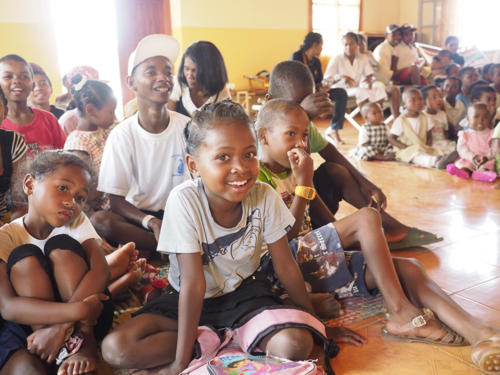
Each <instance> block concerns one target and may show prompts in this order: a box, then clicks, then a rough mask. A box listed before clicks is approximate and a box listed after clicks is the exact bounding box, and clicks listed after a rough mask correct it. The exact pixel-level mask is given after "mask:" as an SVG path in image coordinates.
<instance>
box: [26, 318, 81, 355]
mask: <svg viewBox="0 0 500 375" xmlns="http://www.w3.org/2000/svg"><path fill="white" fill-rule="evenodd" d="M71 327H72V326H69V328H71ZM69 328H68V326H67V325H66V324H57V325H53V326H49V327H45V328H40V329H38V330H36V331H35V332H33V333H32V334H31V335H29V336H28V338H27V339H26V341H27V344H28V350H29V352H30V353H31V354H34V355H37V356H38V357H40V358H41V359H42V360H44V361H46V362H48V363H52V362H54V360H55V359H56V357H57V353H59V349H60V348H61V346H62V345H63V344H64V340H65V339H66V336H68V332H69Z"/></svg>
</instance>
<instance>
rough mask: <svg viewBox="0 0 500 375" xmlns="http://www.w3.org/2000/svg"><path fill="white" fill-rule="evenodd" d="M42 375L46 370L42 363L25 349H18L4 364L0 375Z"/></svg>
mask: <svg viewBox="0 0 500 375" xmlns="http://www.w3.org/2000/svg"><path fill="white" fill-rule="evenodd" d="M16 374H23V375H44V374H47V369H46V368H45V365H44V364H43V362H42V361H41V360H40V359H39V358H38V357H37V356H35V355H32V354H30V352H28V351H27V350H26V349H20V350H18V351H16V352H15V353H14V354H12V355H11V356H10V358H9V359H8V360H7V362H5V363H4V365H3V367H2V369H1V371H0V375H16Z"/></svg>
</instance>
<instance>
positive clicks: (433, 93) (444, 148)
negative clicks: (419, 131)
mask: <svg viewBox="0 0 500 375" xmlns="http://www.w3.org/2000/svg"><path fill="white" fill-rule="evenodd" d="M421 91H422V94H423V96H424V100H425V110H424V113H425V114H426V115H427V121H429V123H430V126H431V128H432V130H431V132H432V147H433V148H437V149H438V150H440V151H441V152H442V153H443V154H444V155H447V157H444V158H443V159H442V160H441V162H442V163H445V164H444V165H441V166H438V168H439V169H445V168H446V165H447V164H448V163H451V162H453V161H455V160H456V158H457V157H458V155H457V154H456V152H455V149H456V143H455V142H454V141H451V140H450V128H449V127H448V119H447V118H446V112H445V111H443V109H442V108H443V106H444V103H443V97H442V96H441V91H440V90H439V89H438V88H437V87H436V86H434V85H429V86H425V87H423V88H422V90H421ZM451 153H453V155H449V154H451ZM442 163H440V164H442Z"/></svg>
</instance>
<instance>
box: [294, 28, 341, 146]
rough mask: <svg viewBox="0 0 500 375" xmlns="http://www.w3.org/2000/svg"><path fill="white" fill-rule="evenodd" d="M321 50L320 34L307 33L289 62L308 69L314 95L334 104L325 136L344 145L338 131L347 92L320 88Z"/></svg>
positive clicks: (339, 89)
mask: <svg viewBox="0 0 500 375" xmlns="http://www.w3.org/2000/svg"><path fill="white" fill-rule="evenodd" d="M322 50H323V37H322V36H321V34H320V33H315V32H312V31H311V32H309V33H307V35H306V36H305V38H304V41H303V42H302V45H301V46H300V48H299V49H298V50H297V51H295V52H294V53H293V54H292V56H290V59H289V60H290V61H300V62H301V63H303V64H305V65H306V66H307V67H309V70H310V71H311V73H312V75H313V78H314V84H315V87H316V95H317V96H318V97H319V96H326V93H327V92H328V96H329V98H330V99H331V100H333V101H334V102H335V107H334V109H333V116H332V120H331V122H330V127H329V128H327V129H326V130H325V136H326V137H327V138H328V139H332V140H333V141H334V142H336V143H344V142H343V141H342V140H341V139H340V135H339V130H341V129H342V127H343V125H344V115H345V108H346V105H347V92H346V91H345V90H344V89H343V88H332V89H329V88H328V87H323V86H322V81H323V70H322V68H321V62H320V61H319V56H320V55H321V51H322Z"/></svg>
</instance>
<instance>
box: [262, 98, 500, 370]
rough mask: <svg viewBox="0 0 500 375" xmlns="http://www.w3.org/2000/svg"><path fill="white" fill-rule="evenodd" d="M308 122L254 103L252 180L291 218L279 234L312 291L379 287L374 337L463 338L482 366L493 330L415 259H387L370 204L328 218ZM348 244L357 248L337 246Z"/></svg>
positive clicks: (496, 349) (285, 109)
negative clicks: (379, 324) (315, 221)
mask: <svg viewBox="0 0 500 375" xmlns="http://www.w3.org/2000/svg"><path fill="white" fill-rule="evenodd" d="M308 122H309V121H308V117H307V115H306V113H305V112H304V111H303V110H302V109H301V108H300V106H298V105H296V104H295V103H293V102H289V101H284V100H272V101H270V102H268V103H266V104H265V105H264V106H263V107H262V108H261V110H260V112H259V115H258V119H257V124H256V126H257V131H258V136H259V141H260V143H261V146H262V147H261V150H262V158H261V163H260V166H261V172H260V175H259V179H262V180H265V181H266V182H268V183H269V184H271V185H272V186H274V187H275V189H276V190H277V191H278V193H280V194H281V196H282V198H283V199H284V201H285V202H286V203H287V205H288V206H289V208H290V211H291V212H292V214H293V216H294V217H295V223H294V224H293V226H292V229H291V230H290V231H289V232H288V233H287V238H288V240H289V241H290V244H291V248H292V249H293V252H294V255H295V256H296V258H297V261H298V262H299V264H300V266H301V270H302V272H303V273H304V277H305V280H306V281H311V283H312V285H313V288H312V290H313V292H317V291H322V292H324V291H330V292H333V293H335V294H336V295H338V296H339V297H340V298H342V297H345V296H352V295H360V294H361V295H370V294H371V293H372V292H373V291H374V290H375V289H379V290H380V292H381V293H382V295H383V296H384V300H385V304H386V307H387V310H388V321H387V322H386V324H385V326H384V327H383V328H382V331H381V336H382V338H384V339H387V340H395V341H402V342H411V341H416V342H427V343H431V344H442V345H452V346H460V345H467V341H468V342H469V343H470V344H471V345H472V358H473V361H474V363H476V364H477V365H478V366H480V367H481V369H483V370H484V369H488V367H491V365H490V363H491V362H492V358H495V356H496V355H499V354H500V329H499V328H498V327H494V326H490V325H488V324H486V323H484V322H482V321H481V320H480V319H477V318H473V317H472V316H471V315H470V314H468V313H467V312H466V311H464V310H463V309H462V308H461V307H459V306H458V305H457V304H456V303H455V302H454V301H453V300H452V299H451V298H450V297H448V295H447V294H446V293H445V292H444V291H443V290H441V289H440V288H439V286H438V285H437V284H435V283H434V281H432V280H431V279H430V278H429V276H428V275H427V274H426V273H425V271H424V270H423V268H422V266H421V265H420V264H419V263H418V261H416V260H414V259H404V258H394V260H393V259H392V258H391V255H390V253H389V249H388V246H387V242H386V241H385V238H384V235H383V232H382V227H381V221H380V216H379V214H378V213H377V211H376V210H375V209H373V208H368V207H365V208H363V209H361V210H359V211H357V212H356V213H354V214H352V215H349V216H347V217H345V218H343V219H341V220H337V221H333V215H332V214H331V212H329V211H328V210H327V209H326V207H325V205H324V203H323V202H322V201H321V199H320V198H319V197H318V196H316V194H315V189H314V188H313V160H312V158H311V157H310V155H309V154H308V152H307V150H308V148H309V142H308ZM313 205H316V206H321V207H322V208H323V209H322V211H323V213H322V214H321V215H320V218H321V221H322V222H323V223H322V225H323V226H321V227H320V228H318V229H316V230H314V231H311V225H310V220H309V219H308V217H309V206H313ZM354 243H356V244H359V246H360V247H361V249H362V251H344V248H345V247H348V246H351V245H353V244H354ZM273 265H276V263H273ZM314 281H316V283H314ZM402 285H404V289H403V287H402ZM423 306H425V308H422V307H423ZM429 309H430V310H431V311H434V312H435V316H434V317H433V316H432V314H431V313H429V311H428V310H429ZM437 317H439V319H438V318H437ZM417 322H418V323H417ZM457 332H458V333H457ZM461 335H463V337H462V336H461ZM361 342H362V341H359V342H358V343H361Z"/></svg>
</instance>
